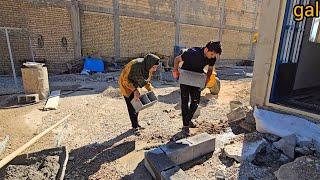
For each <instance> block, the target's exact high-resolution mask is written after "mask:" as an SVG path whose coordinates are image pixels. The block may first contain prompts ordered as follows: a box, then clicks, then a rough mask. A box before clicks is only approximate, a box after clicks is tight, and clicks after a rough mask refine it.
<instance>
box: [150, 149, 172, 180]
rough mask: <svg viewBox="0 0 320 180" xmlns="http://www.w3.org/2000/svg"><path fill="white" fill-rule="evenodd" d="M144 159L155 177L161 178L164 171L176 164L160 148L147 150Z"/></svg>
mask: <svg viewBox="0 0 320 180" xmlns="http://www.w3.org/2000/svg"><path fill="white" fill-rule="evenodd" d="M144 161H145V163H144V164H145V166H146V168H147V170H148V171H149V172H150V174H151V175H152V176H153V177H154V178H155V179H161V172H162V171H164V170H167V169H170V168H173V167H175V166H176V165H175V163H174V162H172V161H171V160H170V159H169V158H168V157H167V155H166V154H165V153H164V152H163V151H162V150H161V149H160V148H156V149H153V150H151V151H148V152H145V159H144Z"/></svg>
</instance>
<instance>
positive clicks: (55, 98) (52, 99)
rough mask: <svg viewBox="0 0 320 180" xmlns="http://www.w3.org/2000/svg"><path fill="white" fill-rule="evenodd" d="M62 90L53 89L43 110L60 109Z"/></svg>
mask: <svg viewBox="0 0 320 180" xmlns="http://www.w3.org/2000/svg"><path fill="white" fill-rule="evenodd" d="M60 92H61V91H60V90H57V91H52V92H51V94H50V96H49V98H48V100H47V102H46V104H45V106H44V108H43V110H45V111H47V110H55V109H58V106H59V99H60Z"/></svg>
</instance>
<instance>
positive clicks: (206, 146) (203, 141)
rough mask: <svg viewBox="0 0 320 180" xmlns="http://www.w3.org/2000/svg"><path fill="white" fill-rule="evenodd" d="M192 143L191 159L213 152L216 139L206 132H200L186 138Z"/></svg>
mask: <svg viewBox="0 0 320 180" xmlns="http://www.w3.org/2000/svg"><path fill="white" fill-rule="evenodd" d="M187 141H189V142H190V143H191V144H192V149H193V159H195V158H198V157H200V156H203V155H205V154H208V153H210V152H214V150H215V142H216V139H215V138H214V137H213V136H211V135H209V134H207V133H202V134H198V135H196V136H193V137H190V138H188V139H187Z"/></svg>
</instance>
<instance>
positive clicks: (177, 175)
mask: <svg viewBox="0 0 320 180" xmlns="http://www.w3.org/2000/svg"><path fill="white" fill-rule="evenodd" d="M188 179H191V178H190V177H189V176H188V175H187V174H186V173H185V172H184V171H183V170H182V169H181V168H180V167H178V166H176V167H173V168H171V169H168V170H165V171H162V172H161V180H188Z"/></svg>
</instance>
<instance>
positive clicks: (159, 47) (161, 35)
mask: <svg viewBox="0 0 320 180" xmlns="http://www.w3.org/2000/svg"><path fill="white" fill-rule="evenodd" d="M120 26H121V32H120V45H121V57H135V56H139V55H140V54H141V53H144V54H145V53H148V52H158V53H161V54H166V55H171V54H172V53H173V46H174V35H175V26H174V23H171V22H165V21H154V20H147V19H141V18H129V17H120Z"/></svg>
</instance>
